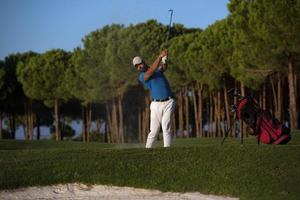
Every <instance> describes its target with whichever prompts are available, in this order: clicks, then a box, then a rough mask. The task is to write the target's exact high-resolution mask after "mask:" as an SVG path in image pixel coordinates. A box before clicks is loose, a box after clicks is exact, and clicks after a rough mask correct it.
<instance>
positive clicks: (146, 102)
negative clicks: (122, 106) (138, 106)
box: [143, 93, 151, 142]
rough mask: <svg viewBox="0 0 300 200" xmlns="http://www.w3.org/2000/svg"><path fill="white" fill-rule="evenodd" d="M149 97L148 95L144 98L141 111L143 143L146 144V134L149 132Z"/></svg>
mask: <svg viewBox="0 0 300 200" xmlns="http://www.w3.org/2000/svg"><path fill="white" fill-rule="evenodd" d="M150 103H151V102H150V97H149V93H148V94H147V95H146V96H145V98H144V111H143V141H144V142H146V140H147V136H148V133H149V131H150Z"/></svg>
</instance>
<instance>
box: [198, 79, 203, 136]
mask: <svg viewBox="0 0 300 200" xmlns="http://www.w3.org/2000/svg"><path fill="white" fill-rule="evenodd" d="M202 93H203V84H199V88H198V99H199V102H198V120H199V136H200V137H204V133H203V124H202V121H203V120H202V118H203V117H202V110H203V99H202V98H203V97H202Z"/></svg>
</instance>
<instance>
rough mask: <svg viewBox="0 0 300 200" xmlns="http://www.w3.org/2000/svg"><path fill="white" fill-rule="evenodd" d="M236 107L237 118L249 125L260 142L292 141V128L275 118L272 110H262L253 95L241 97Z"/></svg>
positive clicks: (278, 142) (283, 142)
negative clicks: (271, 112)
mask: <svg viewBox="0 0 300 200" xmlns="http://www.w3.org/2000/svg"><path fill="white" fill-rule="evenodd" d="M234 107H235V109H234V110H235V111H236V114H237V118H238V119H241V120H243V121H244V122H245V123H246V124H247V125H248V127H249V128H250V129H251V134H252V135H255V136H256V139H257V142H258V143H259V142H260V141H261V142H262V143H264V144H286V143H288V142H289V141H290V139H291V135H290V129H289V128H288V127H286V126H285V125H284V124H282V123H281V122H280V121H279V120H277V119H276V118H273V117H272V116H271V114H270V112H268V111H265V110H262V109H261V108H260V107H259V105H258V104H257V102H256V101H255V99H254V98H253V97H251V96H246V97H241V98H240V99H239V100H238V102H237V104H236V105H235V106H234Z"/></svg>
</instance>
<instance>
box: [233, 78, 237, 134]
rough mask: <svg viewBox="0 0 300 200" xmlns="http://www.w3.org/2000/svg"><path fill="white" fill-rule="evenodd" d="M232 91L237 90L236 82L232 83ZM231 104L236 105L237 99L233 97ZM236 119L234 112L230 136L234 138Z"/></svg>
mask: <svg viewBox="0 0 300 200" xmlns="http://www.w3.org/2000/svg"><path fill="white" fill-rule="evenodd" d="M234 90H235V91H236V90H237V81H235V83H234ZM233 103H234V105H236V103H237V97H236V96H234V97H233ZM236 118H237V116H236V112H234V113H233V122H232V134H233V136H234V137H236V133H237V130H236V128H237V127H236V122H237V121H236Z"/></svg>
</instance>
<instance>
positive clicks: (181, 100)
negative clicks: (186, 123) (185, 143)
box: [177, 90, 183, 137]
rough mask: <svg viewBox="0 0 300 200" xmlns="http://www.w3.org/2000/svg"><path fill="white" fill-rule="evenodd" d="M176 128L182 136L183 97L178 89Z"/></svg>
mask: <svg viewBox="0 0 300 200" xmlns="http://www.w3.org/2000/svg"><path fill="white" fill-rule="evenodd" d="M177 99H178V129H179V135H180V136H181V137H182V136H183V97H182V91H181V90H180V91H179V93H178V98H177Z"/></svg>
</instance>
